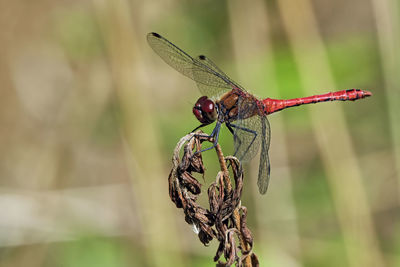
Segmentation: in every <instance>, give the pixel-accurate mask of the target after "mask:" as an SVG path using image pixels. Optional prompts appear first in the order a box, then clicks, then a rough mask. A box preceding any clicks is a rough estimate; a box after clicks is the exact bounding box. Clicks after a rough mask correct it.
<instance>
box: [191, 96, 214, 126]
mask: <svg viewBox="0 0 400 267" xmlns="http://www.w3.org/2000/svg"><path fill="white" fill-rule="evenodd" d="M193 114H194V116H196V118H197V119H198V120H199V121H200V122H201V123H203V124H210V123H213V122H214V121H215V120H216V119H217V108H216V106H215V103H214V101H212V100H211V99H209V98H208V97H207V96H202V97H200V98H199V99H198V100H197V102H196V104H194V107H193Z"/></svg>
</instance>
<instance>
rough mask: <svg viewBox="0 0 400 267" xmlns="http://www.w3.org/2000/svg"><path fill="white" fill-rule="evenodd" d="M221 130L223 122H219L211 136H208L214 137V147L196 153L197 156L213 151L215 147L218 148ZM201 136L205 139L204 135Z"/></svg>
mask: <svg viewBox="0 0 400 267" xmlns="http://www.w3.org/2000/svg"><path fill="white" fill-rule="evenodd" d="M220 130H221V122H219V121H218V122H217V124H216V125H215V127H214V130H213V131H212V133H211V135H209V136H207V137H213V138H214V142H213V145H212V146H210V147H207V148H205V149H202V150H200V151H197V152H195V153H194V154H195V155H196V154H198V153H202V152H204V151H207V150H210V149H213V148H214V147H216V146H217V144H218V138H219V132H220ZM194 136H195V135H194ZM199 136H203V137H204V135H199Z"/></svg>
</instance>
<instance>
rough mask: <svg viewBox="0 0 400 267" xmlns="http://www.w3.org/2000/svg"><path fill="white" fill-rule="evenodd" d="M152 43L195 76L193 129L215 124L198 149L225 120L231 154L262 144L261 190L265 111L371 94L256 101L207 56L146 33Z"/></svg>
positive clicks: (241, 155)
mask: <svg viewBox="0 0 400 267" xmlns="http://www.w3.org/2000/svg"><path fill="white" fill-rule="evenodd" d="M147 41H148V43H149V45H150V47H151V48H152V49H153V50H154V52H156V54H158V55H159V56H160V57H161V58H162V59H163V60H164V61H165V62H166V63H167V64H168V65H170V66H171V67H173V68H174V69H175V70H177V71H178V72H180V73H182V74H183V75H185V76H187V77H189V78H190V79H192V80H194V81H195V82H196V84H197V87H198V89H199V90H200V92H201V94H202V95H203V96H201V97H200V98H199V99H198V100H197V102H196V103H195V104H194V107H193V110H192V111H193V114H194V115H195V117H196V118H197V120H198V121H199V122H200V123H201V124H200V125H199V126H198V127H197V128H195V129H194V130H193V132H194V131H195V130H197V129H199V128H201V127H203V126H206V125H209V124H211V123H214V122H216V124H215V127H214V129H213V131H212V133H211V134H210V137H213V139H214V142H213V145H212V146H211V147H209V148H206V149H203V150H201V151H200V152H204V151H206V150H209V149H212V148H214V147H215V146H216V145H217V143H218V138H219V133H220V130H221V125H223V124H225V125H226V127H227V128H228V130H229V131H230V132H231V133H232V135H233V139H234V155H235V156H236V157H237V158H238V159H239V160H240V161H241V162H247V161H249V160H251V159H252V158H254V156H255V155H256V154H257V153H258V151H259V150H260V147H261V153H260V161H259V167H258V180H257V185H258V189H259V192H260V193H261V194H265V193H266V192H267V189H268V184H269V180H270V160H269V155H268V150H269V146H270V141H271V129H270V124H269V122H268V119H267V115H270V114H272V113H274V112H277V111H280V110H283V109H286V108H290V107H295V106H300V105H305V104H313V103H319V102H326V101H338V100H339V101H347V100H351V101H354V100H358V99H362V98H365V97H368V96H371V95H372V94H371V92H369V91H366V90H361V89H347V90H341V91H336V92H329V93H325V94H320V95H313V96H308V97H301V98H293V99H272V98H265V99H258V98H257V97H255V96H254V95H252V94H251V93H249V92H247V91H246V90H245V89H244V88H243V87H242V86H240V85H239V84H238V83H236V82H234V81H233V80H232V79H231V78H229V77H228V75H226V74H225V73H224V72H223V71H222V70H221V69H220V68H219V67H217V65H216V64H215V63H214V62H213V61H211V60H210V59H209V58H208V57H206V56H204V55H200V56H198V57H195V58H194V57H191V56H190V55H189V54H187V53H186V52H184V51H183V50H182V49H180V48H179V47H177V46H176V45H174V44H173V43H171V42H170V41H168V40H167V39H166V38H164V37H162V36H161V35H160V34H158V33H155V32H151V33H148V34H147Z"/></svg>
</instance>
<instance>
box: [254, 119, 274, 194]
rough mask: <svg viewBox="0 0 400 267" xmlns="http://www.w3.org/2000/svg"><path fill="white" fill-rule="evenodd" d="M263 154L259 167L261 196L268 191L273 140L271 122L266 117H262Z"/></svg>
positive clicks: (258, 183) (258, 182)
mask: <svg viewBox="0 0 400 267" xmlns="http://www.w3.org/2000/svg"><path fill="white" fill-rule="evenodd" d="M260 120H261V133H262V138H261V154H260V164H259V167H258V180H257V185H258V190H259V191H260V193H261V194H265V193H266V192H267V190H268V184H269V179H270V169H271V168H270V163H269V155H268V150H269V144H270V140H271V129H270V126H269V121H268V119H267V117H266V116H261V117H260Z"/></svg>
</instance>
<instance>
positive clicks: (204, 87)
mask: <svg viewBox="0 0 400 267" xmlns="http://www.w3.org/2000/svg"><path fill="white" fill-rule="evenodd" d="M196 59H197V60H198V61H200V62H201V63H203V64H204V65H206V66H207V67H209V68H210V69H211V70H213V71H215V72H216V73H219V74H221V76H223V77H224V78H225V79H226V80H227V81H229V84H230V88H231V89H232V88H234V87H236V88H240V89H241V90H242V91H246V90H245V89H244V88H243V87H241V86H240V85H239V84H237V83H236V82H234V81H232V79H231V78H229V76H228V75H226V74H225V73H224V72H223V71H222V70H221V69H220V68H219V67H218V66H217V65H216V64H215V63H214V62H213V61H212V60H211V59H209V58H208V57H206V56H204V55H200V56H198V57H197V58H196ZM194 75H196V74H195V73H194ZM197 86H198V87H199V89H200V91H201V92H203V91H207V92H212V93H209V96H210V97H212V96H218V94H219V93H220V91H221V90H220V89H219V88H217V87H213V86H210V85H206V84H202V83H197Z"/></svg>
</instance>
